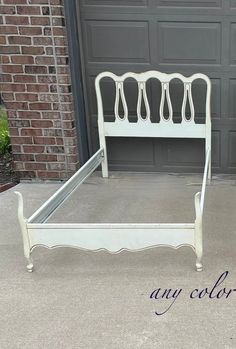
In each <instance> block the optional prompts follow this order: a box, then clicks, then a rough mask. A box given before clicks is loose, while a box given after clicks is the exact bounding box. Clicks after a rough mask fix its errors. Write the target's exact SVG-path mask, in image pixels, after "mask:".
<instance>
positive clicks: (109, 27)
mask: <svg viewBox="0 0 236 349" xmlns="http://www.w3.org/2000/svg"><path fill="white" fill-rule="evenodd" d="M86 32H87V43H88V47H87V49H88V51H87V57H88V62H117V63H120V62H123V61H125V62H127V61H129V62H135V63H137V62H140V63H148V62H150V47H149V30H148V22H144V21H143V22H127V21H87V22H86ZM114 43H116V44H115V45H114Z"/></svg>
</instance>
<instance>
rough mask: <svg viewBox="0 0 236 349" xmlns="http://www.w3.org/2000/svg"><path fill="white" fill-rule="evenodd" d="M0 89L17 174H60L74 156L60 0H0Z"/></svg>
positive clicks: (60, 176) (44, 176)
mask: <svg viewBox="0 0 236 349" xmlns="http://www.w3.org/2000/svg"><path fill="white" fill-rule="evenodd" d="M0 50H1V63H2V67H1V70H2V74H1V93H2V98H3V101H4V104H5V107H6V109H7V111H8V118H9V126H10V134H11V142H12V149H13V154H14V162H15V169H16V170H17V171H18V172H19V174H20V177H21V178H22V179H29V178H41V179H66V178H68V177H69V176H70V175H71V174H72V173H74V172H75V170H76V168H77V162H78V154H77V144H76V130H75V123H74V115H73V105H72V94H71V82H70V74H69V67H68V50H67V41H66V32H65V23H64V16H63V2H62V1H60V0H0Z"/></svg>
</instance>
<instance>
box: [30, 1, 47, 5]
mask: <svg viewBox="0 0 236 349" xmlns="http://www.w3.org/2000/svg"><path fill="white" fill-rule="evenodd" d="M48 2H49V0H30V3H31V4H48Z"/></svg>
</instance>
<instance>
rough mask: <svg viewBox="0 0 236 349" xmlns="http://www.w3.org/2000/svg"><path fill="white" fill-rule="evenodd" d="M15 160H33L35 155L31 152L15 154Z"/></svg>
mask: <svg viewBox="0 0 236 349" xmlns="http://www.w3.org/2000/svg"><path fill="white" fill-rule="evenodd" d="M14 160H15V161H35V157H34V155H33V154H15V155H14Z"/></svg>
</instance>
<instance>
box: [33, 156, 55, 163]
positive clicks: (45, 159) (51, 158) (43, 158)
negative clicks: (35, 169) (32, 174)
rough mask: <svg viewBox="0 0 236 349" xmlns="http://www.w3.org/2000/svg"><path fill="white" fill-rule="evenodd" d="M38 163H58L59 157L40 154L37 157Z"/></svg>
mask: <svg viewBox="0 0 236 349" xmlns="http://www.w3.org/2000/svg"><path fill="white" fill-rule="evenodd" d="M35 160H36V161H39V162H40V161H42V162H50V161H57V155H52V154H39V155H35Z"/></svg>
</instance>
